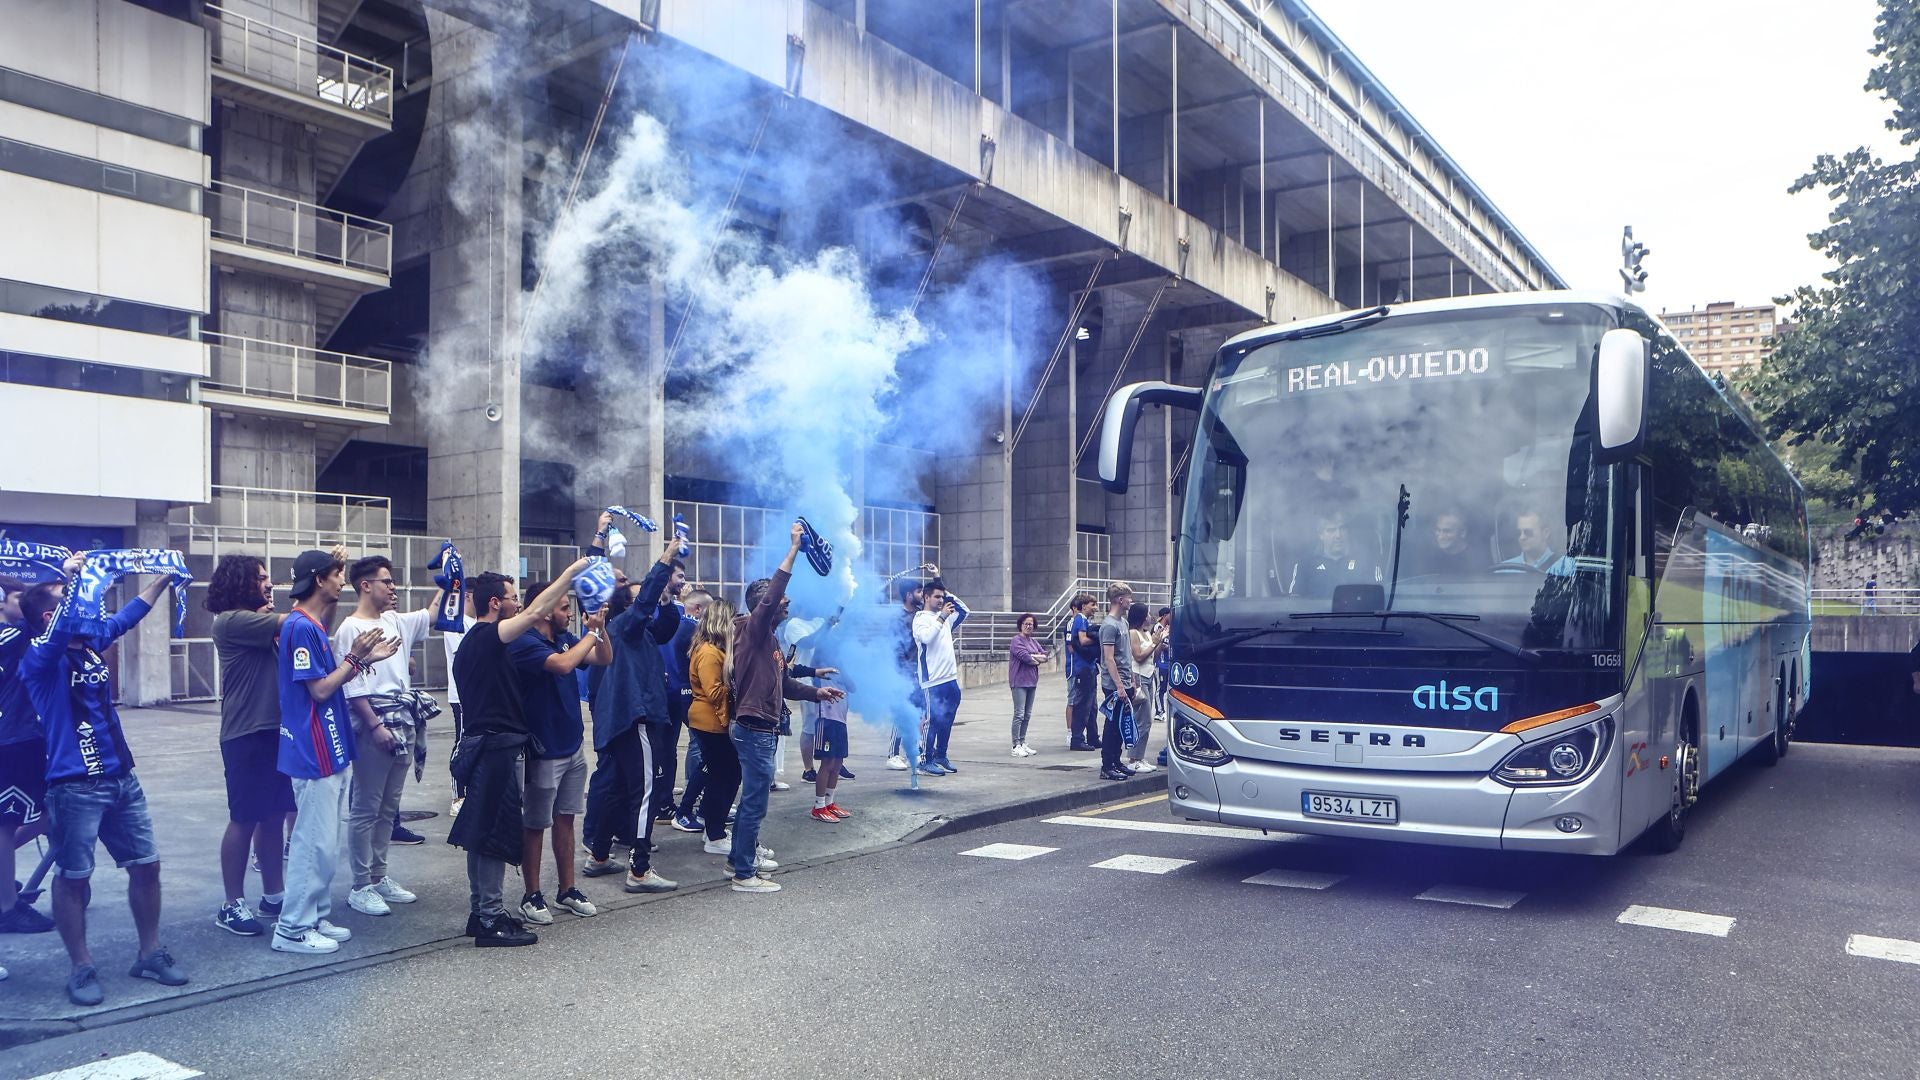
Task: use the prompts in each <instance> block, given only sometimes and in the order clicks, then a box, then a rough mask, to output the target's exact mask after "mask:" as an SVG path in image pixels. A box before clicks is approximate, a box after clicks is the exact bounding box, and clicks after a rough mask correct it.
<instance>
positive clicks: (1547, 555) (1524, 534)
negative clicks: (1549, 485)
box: [1501, 510, 1573, 577]
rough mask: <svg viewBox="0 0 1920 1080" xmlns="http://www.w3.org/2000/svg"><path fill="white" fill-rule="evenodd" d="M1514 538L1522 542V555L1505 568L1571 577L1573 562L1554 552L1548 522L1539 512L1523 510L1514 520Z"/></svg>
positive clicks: (1507, 561)
mask: <svg viewBox="0 0 1920 1080" xmlns="http://www.w3.org/2000/svg"><path fill="white" fill-rule="evenodd" d="M1513 531H1514V537H1515V539H1517V540H1518V541H1519V542H1520V554H1518V555H1515V556H1514V557H1513V558H1511V559H1508V560H1506V562H1504V563H1502V564H1501V565H1503V566H1527V567H1531V568H1533V569H1535V570H1538V571H1540V572H1541V573H1543V574H1550V575H1552V576H1554V577H1571V576H1572V575H1573V560H1572V559H1569V558H1567V557H1566V556H1565V555H1562V554H1560V553H1559V552H1557V551H1555V550H1553V543H1552V542H1551V541H1550V540H1549V539H1548V537H1547V526H1546V521H1545V520H1544V519H1543V518H1541V516H1540V512H1539V511H1538V510H1522V511H1521V512H1520V514H1519V515H1518V516H1517V517H1515V518H1514V519H1513Z"/></svg>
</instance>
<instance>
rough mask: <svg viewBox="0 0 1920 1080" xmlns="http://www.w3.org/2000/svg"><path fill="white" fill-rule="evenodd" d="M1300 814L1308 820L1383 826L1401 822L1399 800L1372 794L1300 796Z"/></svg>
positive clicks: (1314, 794) (1323, 792) (1303, 794)
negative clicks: (1314, 818)
mask: <svg viewBox="0 0 1920 1080" xmlns="http://www.w3.org/2000/svg"><path fill="white" fill-rule="evenodd" d="M1300 812H1301V813H1302V814H1305V815H1306V816H1308V817H1317V818H1332V819H1334V820H1336V821H1374V822H1379V823H1381V824H1385V825H1398V824H1399V823H1400V800H1398V799H1383V798H1380V797H1378V796H1375V795H1335V794H1332V793H1330V792H1325V791H1303V792H1301V793H1300Z"/></svg>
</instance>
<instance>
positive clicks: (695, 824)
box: [673, 814, 707, 832]
mask: <svg viewBox="0 0 1920 1080" xmlns="http://www.w3.org/2000/svg"><path fill="white" fill-rule="evenodd" d="M673 827H674V828H676V829H679V830H680V831H681V832H706V831H707V823H706V822H704V821H702V820H700V815H699V814H675V815H674V818H673Z"/></svg>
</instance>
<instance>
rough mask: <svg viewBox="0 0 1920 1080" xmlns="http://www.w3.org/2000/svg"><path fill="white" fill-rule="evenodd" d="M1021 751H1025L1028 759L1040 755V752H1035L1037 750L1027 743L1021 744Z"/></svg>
mask: <svg viewBox="0 0 1920 1080" xmlns="http://www.w3.org/2000/svg"><path fill="white" fill-rule="evenodd" d="M1020 749H1021V750H1023V751H1025V753H1026V756H1028V757H1033V756H1034V755H1036V754H1038V753H1039V752H1040V751H1038V750H1035V749H1034V748H1033V747H1031V746H1028V745H1027V744H1026V743H1021V744H1020Z"/></svg>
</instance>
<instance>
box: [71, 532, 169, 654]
mask: <svg viewBox="0 0 1920 1080" xmlns="http://www.w3.org/2000/svg"><path fill="white" fill-rule="evenodd" d="M86 559H87V561H86V562H85V564H83V565H82V566H81V567H80V573H79V574H78V575H76V576H75V577H74V579H73V580H72V581H70V582H68V583H67V594H66V596H65V598H63V599H62V600H61V601H60V607H59V609H58V610H57V611H56V612H55V613H54V616H53V625H54V627H55V628H57V629H59V630H62V631H64V632H67V633H71V634H72V635H74V636H75V637H79V638H86V639H88V640H95V641H99V640H104V639H106V637H107V636H108V634H109V633H111V630H112V627H111V625H110V624H109V622H108V619H107V610H106V608H107V590H109V589H111V588H112V587H113V584H114V582H116V581H119V580H120V579H121V578H123V577H127V576H129V575H132V574H165V575H167V576H168V577H170V578H172V579H173V607H174V612H173V633H174V636H175V637H179V636H180V635H182V634H184V633H185V632H186V627H187V586H189V585H191V584H193V574H192V573H191V572H190V571H188V570H187V557H186V556H185V555H182V554H180V553H179V552H177V551H168V550H166V549H164V548H121V549H115V550H107V551H89V552H87V555H86Z"/></svg>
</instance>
